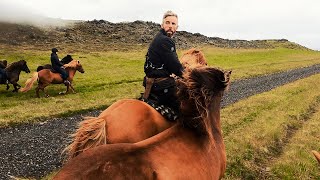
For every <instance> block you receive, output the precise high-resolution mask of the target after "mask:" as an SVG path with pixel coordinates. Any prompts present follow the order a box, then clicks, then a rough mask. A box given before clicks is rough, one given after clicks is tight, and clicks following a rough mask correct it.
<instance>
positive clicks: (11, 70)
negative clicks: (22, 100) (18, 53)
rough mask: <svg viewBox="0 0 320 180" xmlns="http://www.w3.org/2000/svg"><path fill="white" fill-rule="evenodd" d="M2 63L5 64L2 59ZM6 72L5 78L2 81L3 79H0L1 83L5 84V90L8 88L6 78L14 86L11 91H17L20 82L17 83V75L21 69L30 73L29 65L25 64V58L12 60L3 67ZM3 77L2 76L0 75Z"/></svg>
mask: <svg viewBox="0 0 320 180" xmlns="http://www.w3.org/2000/svg"><path fill="white" fill-rule="evenodd" d="M2 64H3V65H6V64H7V61H5V60H4V61H2ZM4 71H5V73H6V79H5V81H3V79H0V82H1V84H6V85H7V90H8V89H9V84H7V83H6V80H8V82H9V83H11V84H12V85H13V87H14V90H13V91H12V92H18V90H19V88H20V87H21V86H20V84H18V81H19V76H20V73H21V71H24V72H26V73H30V70H29V67H28V65H27V62H26V61H25V60H19V61H16V62H13V63H11V64H9V65H7V66H6V67H5V69H4ZM2 78H3V77H2Z"/></svg>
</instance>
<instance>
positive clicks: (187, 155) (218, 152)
mask: <svg viewBox="0 0 320 180" xmlns="http://www.w3.org/2000/svg"><path fill="white" fill-rule="evenodd" d="M230 74H231V72H224V71H222V70H219V69H216V68H211V67H200V68H195V69H190V70H187V71H186V72H185V73H184V79H181V80H178V81H177V86H178V89H179V90H178V92H177V96H178V97H179V98H180V100H181V102H182V103H181V113H182V117H181V118H179V121H178V122H177V123H176V124H175V125H173V126H172V127H170V128H168V129H166V130H164V131H163V132H161V133H159V134H157V135H155V136H152V137H150V138H148V139H146V140H143V141H140V142H137V143H120V144H106V145H101V146H98V147H95V148H92V149H88V150H87V151H85V152H83V153H81V154H80V155H79V156H77V157H75V158H73V159H71V160H70V161H69V162H68V163H67V164H65V165H64V167H62V169H61V170H60V171H59V172H58V174H57V175H56V176H55V177H54V179H55V180H63V179H220V178H221V177H222V176H223V174H224V172H225V169H226V154H225V145H224V142H223V138H222V134H221V123H220V103H221V99H222V96H223V92H224V90H225V89H226V88H227V87H228V85H229V78H230Z"/></svg>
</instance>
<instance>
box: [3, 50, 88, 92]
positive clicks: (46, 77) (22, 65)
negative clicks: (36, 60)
mask: <svg viewBox="0 0 320 180" xmlns="http://www.w3.org/2000/svg"><path fill="white" fill-rule="evenodd" d="M60 62H61V63H62V64H64V67H65V69H66V71H67V73H68V74H69V77H68V80H69V82H70V84H68V85H67V90H66V92H65V93H68V92H69V90H70V89H71V90H72V92H75V90H74V87H73V85H72V81H73V78H74V75H75V73H76V71H79V72H81V73H84V69H83V67H82V65H81V63H80V62H79V61H77V60H73V58H72V57H71V55H67V56H65V57H64V58H63V59H62V60H61V61H60ZM0 65H1V66H0V68H1V67H3V69H4V72H5V75H6V76H0V84H6V85H7V88H6V89H7V90H8V89H9V88H10V86H9V84H12V85H13V87H14V90H13V92H18V90H19V91H20V92H27V91H29V90H30V89H31V88H32V85H33V84H34V82H35V81H38V86H37V88H36V96H37V97H40V94H39V91H40V90H42V91H43V92H44V94H45V96H46V97H49V94H48V93H47V91H46V90H45V87H47V86H48V85H49V84H62V83H63V79H62V77H61V75H60V74H59V73H57V72H55V71H54V70H53V69H52V67H51V65H50V64H46V65H43V66H38V67H37V72H34V73H33V75H32V77H31V78H30V79H28V80H27V81H26V83H25V87H23V88H21V85H19V84H18V81H19V76H20V73H21V71H24V72H26V73H30V69H29V67H28V65H27V62H26V61H25V60H20V61H17V62H13V63H11V64H9V65H7V61H6V60H2V61H0Z"/></svg>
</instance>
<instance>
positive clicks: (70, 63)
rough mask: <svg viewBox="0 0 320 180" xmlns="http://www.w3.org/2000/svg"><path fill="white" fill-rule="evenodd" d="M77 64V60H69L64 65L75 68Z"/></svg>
mask: <svg viewBox="0 0 320 180" xmlns="http://www.w3.org/2000/svg"><path fill="white" fill-rule="evenodd" d="M78 64H79V61H78V60H72V61H71V62H69V63H68V64H65V67H67V68H68V67H69V68H73V69H74V68H77V65H78Z"/></svg>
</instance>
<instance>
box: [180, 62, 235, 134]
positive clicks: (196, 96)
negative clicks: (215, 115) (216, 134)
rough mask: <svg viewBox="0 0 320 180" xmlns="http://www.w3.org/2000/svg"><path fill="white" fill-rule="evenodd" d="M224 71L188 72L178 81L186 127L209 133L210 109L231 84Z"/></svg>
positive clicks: (207, 68)
mask: <svg viewBox="0 0 320 180" xmlns="http://www.w3.org/2000/svg"><path fill="white" fill-rule="evenodd" d="M226 74H228V73H225V72H224V71H222V70H219V69H216V68H212V67H199V68H195V69H189V70H186V71H185V72H184V74H183V77H184V78H183V79H180V80H178V81H177V89H178V91H177V96H178V98H179V100H180V102H181V105H180V110H181V114H182V116H181V117H182V118H179V120H180V121H181V122H180V123H182V124H183V125H185V126H188V127H190V128H194V129H196V130H197V131H198V132H200V133H207V132H208V122H206V119H207V117H208V115H209V114H208V113H209V111H208V109H209V107H210V105H211V102H212V100H213V98H215V97H216V96H219V95H221V92H223V91H224V90H225V89H226V87H227V86H228V84H229V78H228V79H226Z"/></svg>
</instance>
